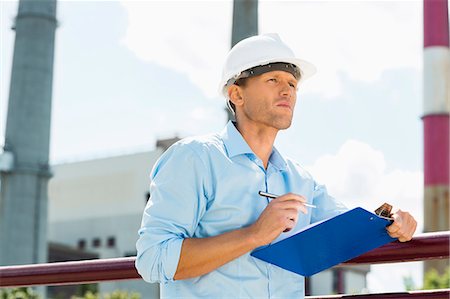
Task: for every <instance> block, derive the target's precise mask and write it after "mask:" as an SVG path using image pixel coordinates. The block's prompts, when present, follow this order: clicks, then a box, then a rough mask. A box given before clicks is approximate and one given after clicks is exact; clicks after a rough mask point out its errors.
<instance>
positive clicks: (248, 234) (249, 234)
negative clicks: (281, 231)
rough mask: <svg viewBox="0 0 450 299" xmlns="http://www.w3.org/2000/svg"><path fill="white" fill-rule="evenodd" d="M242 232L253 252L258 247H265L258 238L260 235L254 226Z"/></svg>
mask: <svg viewBox="0 0 450 299" xmlns="http://www.w3.org/2000/svg"><path fill="white" fill-rule="evenodd" d="M242 232H243V234H244V238H245V240H246V243H247V244H249V245H250V247H251V249H250V250H253V249H255V248H257V247H260V246H263V245H264V244H263V242H262V241H261V240H260V238H259V237H258V234H257V232H256V230H255V229H254V228H253V225H251V226H247V227H244V228H243V229H242Z"/></svg>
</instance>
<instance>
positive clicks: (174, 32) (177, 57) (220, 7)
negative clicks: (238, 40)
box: [121, 1, 232, 97]
mask: <svg viewBox="0 0 450 299" xmlns="http://www.w3.org/2000/svg"><path fill="white" fill-rule="evenodd" d="M121 3H122V5H123V6H124V7H125V9H126V10H127V12H128V19H129V24H128V29H127V33H126V36H125V38H124V39H123V43H124V44H125V45H126V46H127V47H128V48H130V50H131V51H133V52H134V53H135V54H136V55H137V57H139V58H141V59H143V60H144V61H148V62H153V63H157V64H159V65H162V66H165V67H168V68H171V69H174V70H176V71H178V72H181V73H186V74H187V75H188V77H189V79H190V80H191V81H192V82H193V83H194V84H196V85H198V86H199V87H200V88H201V89H202V90H203V91H204V92H205V94H206V95H207V96H208V97H214V96H217V90H218V86H219V80H220V71H221V68H222V62H223V60H224V58H225V55H226V52H227V51H228V49H229V47H230V41H231V37H230V36H231V33H230V32H231V10H232V6H231V2H230V1H214V2H206V1H157V2H155V1H122V2H121Z"/></svg>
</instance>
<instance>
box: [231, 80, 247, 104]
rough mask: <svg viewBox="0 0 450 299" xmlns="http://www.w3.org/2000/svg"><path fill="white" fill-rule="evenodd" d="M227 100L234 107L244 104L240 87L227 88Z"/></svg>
mask: <svg viewBox="0 0 450 299" xmlns="http://www.w3.org/2000/svg"><path fill="white" fill-rule="evenodd" d="M228 98H229V99H230V102H231V103H233V104H234V106H241V105H242V104H243V103H244V99H243V98H242V89H241V87H240V86H237V85H234V84H233V85H231V86H230V87H228Z"/></svg>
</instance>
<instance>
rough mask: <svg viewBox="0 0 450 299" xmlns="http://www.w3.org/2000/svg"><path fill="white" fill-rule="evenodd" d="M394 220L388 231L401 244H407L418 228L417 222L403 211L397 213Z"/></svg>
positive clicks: (393, 216)
mask: <svg viewBox="0 0 450 299" xmlns="http://www.w3.org/2000/svg"><path fill="white" fill-rule="evenodd" d="M392 218H394V222H393V223H392V224H391V225H390V226H388V227H387V228H386V229H387V231H388V234H389V235H390V236H391V237H392V238H398V240H399V241H400V242H406V241H409V240H411V239H412V236H413V235H414V232H415V231H416V228H417V221H416V220H415V219H414V217H413V216H412V215H411V214H409V213H408V212H404V211H402V210H398V211H396V212H395V213H394V214H393V215H392Z"/></svg>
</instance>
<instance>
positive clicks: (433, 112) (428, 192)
mask: <svg viewBox="0 0 450 299" xmlns="http://www.w3.org/2000/svg"><path fill="white" fill-rule="evenodd" d="M449 55H450V52H449V28H448V3H447V0H424V98H423V118H422V119H423V125H424V183H425V188H424V190H425V193H424V231H425V232H433V231H443V230H449V229H450V225H449V214H450V207H449V206H450V195H449V181H450V178H449V156H450V150H449V112H450V100H449V96H450V93H449V87H450V86H449V79H450V74H449V72H450V56H449ZM448 265H449V262H448V260H447V261H444V260H440V261H427V262H425V263H424V270H425V271H428V270H429V269H431V268H435V269H437V270H438V271H439V272H440V273H443V272H444V269H445V268H446V267H448Z"/></svg>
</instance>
